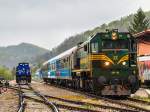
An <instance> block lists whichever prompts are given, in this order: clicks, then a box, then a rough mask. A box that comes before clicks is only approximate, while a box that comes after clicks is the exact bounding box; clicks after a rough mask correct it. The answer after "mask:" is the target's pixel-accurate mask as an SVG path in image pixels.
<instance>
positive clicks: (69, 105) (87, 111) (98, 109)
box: [12, 85, 150, 112]
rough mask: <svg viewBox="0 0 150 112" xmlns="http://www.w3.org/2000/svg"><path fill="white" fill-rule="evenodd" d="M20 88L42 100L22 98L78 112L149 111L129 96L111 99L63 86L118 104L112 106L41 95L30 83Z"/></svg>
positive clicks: (28, 97) (26, 96) (90, 96)
mask: <svg viewBox="0 0 150 112" xmlns="http://www.w3.org/2000/svg"><path fill="white" fill-rule="evenodd" d="M53 86H54V85H53ZM57 87H58V86H57ZM12 88H13V89H15V90H18V88H17V87H12ZM22 88H23V89H24V90H26V91H28V90H32V91H34V93H35V94H37V95H38V96H39V97H41V99H42V100H40V99H36V98H33V97H30V96H28V95H24V98H26V99H30V100H34V101H36V102H40V103H44V101H45V104H47V105H48V104H49V102H53V104H54V105H55V106H56V107H57V108H59V110H61V109H65V110H75V111H79V112H82V111H84V112H104V111H105V110H111V111H112V110H113V111H116V112H117V111H118V112H139V111H140V112H149V111H150V110H149V109H145V108H143V107H140V106H137V105H134V102H133V101H134V100H133V99H131V98H128V99H126V100H113V99H108V98H105V97H101V96H98V95H94V94H91V93H86V92H83V91H76V90H74V89H70V88H65V89H67V90H69V91H72V92H77V93H80V94H84V95H86V96H88V97H89V98H96V99H99V100H103V101H104V102H107V103H112V104H115V105H120V106H118V107H116V106H112V105H102V104H94V103H89V102H85V101H84V102H83V101H75V100H68V99H64V98H60V97H54V96H50V95H44V94H42V95H41V93H40V92H38V91H36V90H34V88H32V86H30V85H29V87H28V88H25V87H22ZM59 88H63V89H64V87H60V86H59ZM23 92H24V91H22V93H23ZM130 101H132V104H131V103H129V102H130ZM135 102H136V103H139V104H140V103H142V104H144V105H145V104H146V105H149V104H147V102H143V101H141V100H140V101H137V100H136V101H135ZM22 104H23V103H22ZM142 104H140V105H142ZM23 106H24V107H25V106H26V105H23ZM60 112H61V111H60ZM62 112H63V111H62Z"/></svg>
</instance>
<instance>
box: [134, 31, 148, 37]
mask: <svg viewBox="0 0 150 112" xmlns="http://www.w3.org/2000/svg"><path fill="white" fill-rule="evenodd" d="M133 36H134V37H136V38H143V37H148V36H149V37H150V29H147V30H145V31H142V32H139V33H136V34H134V35H133Z"/></svg>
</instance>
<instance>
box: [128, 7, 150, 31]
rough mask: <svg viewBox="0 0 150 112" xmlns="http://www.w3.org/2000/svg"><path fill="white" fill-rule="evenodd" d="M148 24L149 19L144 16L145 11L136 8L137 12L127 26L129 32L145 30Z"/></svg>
mask: <svg viewBox="0 0 150 112" xmlns="http://www.w3.org/2000/svg"><path fill="white" fill-rule="evenodd" d="M148 26H149V20H148V19H147V18H146V15H145V13H144V12H143V11H142V9H141V8H140V9H138V11H137V13H136V14H135V15H134V18H133V22H131V25H130V26H129V29H128V30H129V32H131V33H138V32H141V31H143V30H146V29H147V28H148Z"/></svg>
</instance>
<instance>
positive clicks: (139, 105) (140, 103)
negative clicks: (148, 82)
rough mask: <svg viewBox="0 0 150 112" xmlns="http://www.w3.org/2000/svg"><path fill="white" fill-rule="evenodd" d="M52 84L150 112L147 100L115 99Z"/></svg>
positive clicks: (139, 111) (131, 108)
mask: <svg viewBox="0 0 150 112" xmlns="http://www.w3.org/2000/svg"><path fill="white" fill-rule="evenodd" d="M52 86H55V87H58V88H61V89H67V90H69V91H72V92H77V93H80V94H84V95H86V96H88V97H91V98H96V99H99V100H103V101H106V102H109V103H113V104H117V105H120V106H122V107H126V108H127V109H128V108H129V109H130V110H132V111H137V112H150V106H149V103H148V102H146V101H141V100H134V99H132V98H127V99H125V100H114V99H110V98H106V97H102V96H98V95H95V94H93V93H89V92H85V91H79V90H74V89H70V88H66V87H62V86H56V85H52ZM129 99H130V100H129ZM131 100H132V102H131ZM128 111H129V110H128Z"/></svg>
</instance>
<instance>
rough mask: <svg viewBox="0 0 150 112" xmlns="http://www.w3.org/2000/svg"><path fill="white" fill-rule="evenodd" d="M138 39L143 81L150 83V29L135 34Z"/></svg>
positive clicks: (140, 72) (139, 64)
mask: <svg viewBox="0 0 150 112" xmlns="http://www.w3.org/2000/svg"><path fill="white" fill-rule="evenodd" d="M134 37H136V39H137V42H138V44H137V49H138V66H139V75H140V78H141V81H142V82H144V83H145V84H150V29H148V30H145V31H143V32H140V33H137V34H135V35H134Z"/></svg>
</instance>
